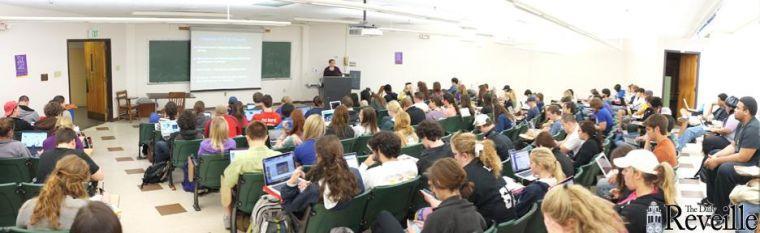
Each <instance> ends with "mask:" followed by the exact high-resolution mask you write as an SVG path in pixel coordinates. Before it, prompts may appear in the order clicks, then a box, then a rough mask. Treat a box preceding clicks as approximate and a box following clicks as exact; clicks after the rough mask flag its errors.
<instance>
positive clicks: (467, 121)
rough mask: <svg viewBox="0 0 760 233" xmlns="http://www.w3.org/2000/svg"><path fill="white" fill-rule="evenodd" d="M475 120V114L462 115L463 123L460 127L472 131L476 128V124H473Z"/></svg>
mask: <svg viewBox="0 0 760 233" xmlns="http://www.w3.org/2000/svg"><path fill="white" fill-rule="evenodd" d="M491 119H493V118H491ZM473 121H475V117H473V116H466V117H462V125H461V126H460V127H459V128H461V129H462V130H464V131H472V130H473V129H475V126H473V125H472V122H473Z"/></svg>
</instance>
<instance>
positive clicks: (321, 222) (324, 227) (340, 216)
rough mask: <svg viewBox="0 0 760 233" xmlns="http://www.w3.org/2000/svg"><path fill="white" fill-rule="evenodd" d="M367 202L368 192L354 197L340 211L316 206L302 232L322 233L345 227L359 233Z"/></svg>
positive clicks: (322, 205) (321, 205)
mask: <svg viewBox="0 0 760 233" xmlns="http://www.w3.org/2000/svg"><path fill="white" fill-rule="evenodd" d="M368 201H369V192H364V193H362V194H360V195H359V196H356V197H354V199H352V200H351V202H350V203H348V204H347V206H346V208H344V209H341V210H328V209H325V206H324V204H321V203H320V204H316V205H314V207H312V208H311V210H310V212H309V218H308V219H307V220H306V223H305V226H304V227H305V229H304V231H303V232H307V233H312V232H313V233H324V232H330V230H331V229H333V228H335V227H347V228H349V229H351V230H353V231H354V232H361V231H360V230H361V228H362V219H363V217H364V216H363V214H364V209H365V207H366V206H367V202H368Z"/></svg>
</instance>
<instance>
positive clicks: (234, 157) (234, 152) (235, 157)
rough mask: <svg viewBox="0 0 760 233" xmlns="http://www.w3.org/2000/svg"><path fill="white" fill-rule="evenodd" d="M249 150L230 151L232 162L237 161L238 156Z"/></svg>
mask: <svg viewBox="0 0 760 233" xmlns="http://www.w3.org/2000/svg"><path fill="white" fill-rule="evenodd" d="M246 151H248V150H231V151H230V163H232V162H235V160H236V159H237V158H239V157H240V156H241V155H243V154H245V152H246Z"/></svg>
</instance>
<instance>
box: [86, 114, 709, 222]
mask: <svg viewBox="0 0 760 233" xmlns="http://www.w3.org/2000/svg"><path fill="white" fill-rule="evenodd" d="M135 124H137V122H136V121H133V122H131V123H130V122H127V121H119V122H109V123H105V124H102V125H98V127H97V128H95V127H92V128H89V129H87V130H85V131H86V133H87V134H88V135H90V136H91V137H92V138H93V140H95V142H94V144H95V146H96V149H95V153H94V154H93V158H94V160H95V161H96V162H97V163H98V164H99V165H100V166H101V168H103V169H104V171H105V172H106V179H105V182H104V186H105V189H106V190H107V191H109V192H111V193H114V194H119V195H121V203H120V206H121V209H122V214H121V221H122V225H123V227H124V232H126V233H142V232H167V233H170V232H181V233H195V232H220V233H221V232H228V231H225V229H224V226H223V225H222V214H223V210H222V207H221V205H220V204H219V202H220V201H219V194H218V193H211V194H208V195H204V196H202V197H200V198H199V203H200V206H201V208H202V210H201V211H195V210H193V207H192V204H193V195H192V193H188V192H184V191H182V189H181V184H180V182H181V180H182V172H181V170H176V171H175V172H174V180H175V185H176V186H177V190H176V191H172V190H171V189H170V188H169V187H168V185H167V183H162V184H158V185H146V186H144V187H143V189H142V191H141V190H140V187H139V185H140V183H141V178H142V172H141V171H142V170H140V169H146V168H147V167H148V166H149V165H150V163H149V162H148V161H146V160H137V159H133V158H135V157H136V156H137V154H138V146H137V140H138V129H137V128H135V127H134V125H135ZM103 127H107V129H106V128H103ZM104 136H113V137H114V139H113V140H102V139H101V138H102V137H104ZM699 145H701V142H699V141H698V143H697V144H689V145H688V146H687V148H686V150H685V152H687V153H684V154H683V155H682V156H681V157H680V158H679V162H680V164H681V166H680V168H679V169H678V171H677V175H678V177H679V180H678V183H677V185H678V196H679V197H678V203H679V205H680V206H681V207H682V208H685V207H686V205H690V206H692V207H697V205H696V204H697V203H698V202H699V201H700V199H701V198H702V197H704V195H705V185H704V183H702V182H699V181H697V180H690V179H685V178H689V177H692V176H693V175H694V173H695V172H696V171H697V169H698V168H699V163H700V162H701V160H702V154H701V152H700V148H699ZM125 157H126V158H125ZM705 214H707V213H705ZM683 218H685V215H682V216H681V218H680V219H681V222H683ZM159 228H160V230H159ZM708 232H709V231H708Z"/></svg>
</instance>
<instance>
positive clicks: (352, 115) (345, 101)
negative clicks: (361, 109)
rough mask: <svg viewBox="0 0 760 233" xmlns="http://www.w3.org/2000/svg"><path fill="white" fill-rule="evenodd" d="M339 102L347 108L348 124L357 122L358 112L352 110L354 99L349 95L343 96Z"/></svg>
mask: <svg viewBox="0 0 760 233" xmlns="http://www.w3.org/2000/svg"><path fill="white" fill-rule="evenodd" d="M340 104H341V105H343V106H346V109H348V124H350V125H353V124H356V122H359V113H358V112H355V111H354V100H353V99H351V96H348V95H347V96H343V98H341V99H340Z"/></svg>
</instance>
